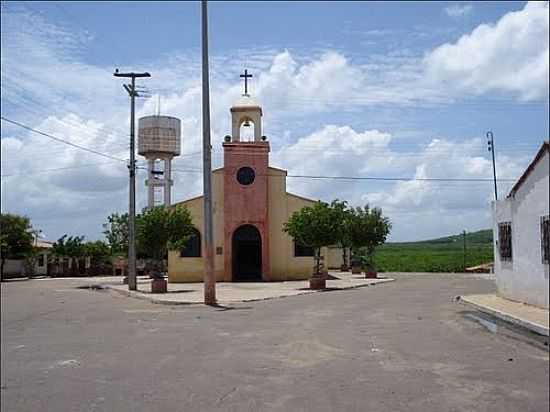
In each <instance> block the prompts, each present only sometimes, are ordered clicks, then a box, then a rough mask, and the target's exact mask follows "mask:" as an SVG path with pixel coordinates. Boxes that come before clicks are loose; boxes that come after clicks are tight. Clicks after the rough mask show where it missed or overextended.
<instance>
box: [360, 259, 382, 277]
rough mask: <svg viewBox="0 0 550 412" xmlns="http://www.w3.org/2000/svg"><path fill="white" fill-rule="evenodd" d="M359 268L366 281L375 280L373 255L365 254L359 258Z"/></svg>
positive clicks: (376, 273) (375, 272)
mask: <svg viewBox="0 0 550 412" xmlns="http://www.w3.org/2000/svg"><path fill="white" fill-rule="evenodd" d="M361 267H362V269H363V271H364V272H365V278H366V279H376V277H377V275H378V272H377V271H376V267H375V265H374V253H370V254H369V253H367V254H365V255H363V256H362V257H361Z"/></svg>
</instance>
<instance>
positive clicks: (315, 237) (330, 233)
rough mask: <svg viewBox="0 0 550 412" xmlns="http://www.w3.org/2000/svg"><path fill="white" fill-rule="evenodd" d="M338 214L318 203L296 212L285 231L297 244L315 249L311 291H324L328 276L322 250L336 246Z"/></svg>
mask: <svg viewBox="0 0 550 412" xmlns="http://www.w3.org/2000/svg"><path fill="white" fill-rule="evenodd" d="M338 216H339V214H338V212H337V211H336V209H335V208H334V207H331V205H329V204H327V203H324V202H321V201H319V202H316V203H315V204H314V205H313V206H306V207H303V208H302V209H300V210H298V211H296V212H294V213H293V214H292V216H290V218H289V220H288V222H286V223H285V225H284V228H283V231H285V232H287V233H288V234H289V235H290V236H291V237H292V238H293V239H294V241H295V242H297V243H299V244H302V245H307V246H310V247H312V248H313V250H314V251H315V254H314V263H315V264H314V268H313V274H312V276H311V278H310V280H309V286H310V288H311V289H324V288H325V287H326V281H327V276H326V275H325V274H324V273H323V272H324V271H323V268H322V263H321V260H322V257H321V248H322V247H326V246H330V245H334V244H335V243H336V242H337V240H338V238H337V234H338V230H339V225H340V223H339V221H338Z"/></svg>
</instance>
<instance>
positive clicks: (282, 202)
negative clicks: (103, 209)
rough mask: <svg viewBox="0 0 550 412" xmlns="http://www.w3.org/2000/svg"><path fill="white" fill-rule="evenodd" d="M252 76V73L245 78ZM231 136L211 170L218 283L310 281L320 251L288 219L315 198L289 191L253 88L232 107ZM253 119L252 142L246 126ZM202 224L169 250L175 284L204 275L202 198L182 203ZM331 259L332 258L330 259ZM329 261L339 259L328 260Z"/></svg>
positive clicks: (331, 252)
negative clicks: (295, 234) (289, 229)
mask: <svg viewBox="0 0 550 412" xmlns="http://www.w3.org/2000/svg"><path fill="white" fill-rule="evenodd" d="M245 80H246V78H245ZM231 123H232V135H231V136H226V139H225V142H224V143H223V152H224V155H223V156H224V167H222V168H219V169H216V170H213V171H212V190H213V192H212V193H213V214H214V216H213V222H214V270H215V274H216V279H217V281H226V282H231V281H233V282H235V281H281V280H299V279H309V278H310V277H311V274H312V271H313V250H312V248H309V247H304V246H301V245H298V244H295V243H294V241H293V239H292V238H291V237H290V236H289V235H288V234H287V233H285V232H283V225H284V223H285V222H287V221H288V218H289V217H290V216H291V215H292V213H294V212H295V211H298V210H300V209H301V208H302V207H304V206H310V205H312V204H314V203H315V202H316V201H315V200H313V199H307V198H305V197H302V196H298V195H295V194H292V193H288V192H287V191H286V176H287V172H286V170H282V169H278V168H275V167H271V166H270V165H269V151H270V147H269V142H268V141H267V138H266V137H265V136H263V135H262V108H261V107H260V106H259V105H258V104H257V103H255V102H254V101H253V99H252V98H251V97H250V96H249V95H248V93H246V89H245V94H244V95H243V96H242V97H241V98H240V100H239V101H238V102H237V103H236V104H235V105H234V106H233V107H231ZM251 123H252V124H253V125H254V138H253V140H252V141H243V139H241V128H242V127H243V126H250V124H251ZM177 205H181V206H186V207H187V208H188V209H189V211H190V213H191V216H192V219H193V225H194V226H195V230H194V234H193V236H192V237H191V238H190V239H189V241H188V242H187V246H186V247H185V248H184V249H183V250H181V251H170V252H169V255H168V280H169V282H200V281H202V280H203V274H204V263H203V256H204V252H203V249H204V239H203V236H202V230H203V227H204V216H203V196H198V197H195V198H192V199H188V200H184V201H182V202H178V203H176V204H175V206H177ZM321 254H322V255H323V258H324V264H325V267H339V266H340V264H341V253H340V250H339V249H332V248H331V249H328V248H325V249H323V250H322V251H321ZM330 258H332V259H330ZM329 259H330V260H331V261H332V262H331V261H329Z"/></svg>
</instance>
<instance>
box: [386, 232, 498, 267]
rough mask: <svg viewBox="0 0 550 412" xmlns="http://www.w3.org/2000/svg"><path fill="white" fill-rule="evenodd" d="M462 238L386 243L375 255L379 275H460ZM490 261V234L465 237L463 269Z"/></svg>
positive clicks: (462, 250)
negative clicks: (437, 273) (401, 273)
mask: <svg viewBox="0 0 550 412" xmlns="http://www.w3.org/2000/svg"><path fill="white" fill-rule="evenodd" d="M463 247H464V244H463V236H462V234H460V235H453V236H446V237H442V238H438V239H432V240H424V241H420V242H401V243H386V244H385V245H382V246H380V247H379V248H378V249H377V251H376V256H375V262H376V267H377V269H378V270H379V271H380V272H462V271H463V270H464V249H463ZM492 261H493V232H492V231H491V230H480V231H477V232H472V233H467V234H466V267H470V266H476V265H479V264H482V263H488V262H492Z"/></svg>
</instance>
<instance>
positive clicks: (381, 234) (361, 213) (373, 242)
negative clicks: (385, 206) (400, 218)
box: [349, 204, 392, 265]
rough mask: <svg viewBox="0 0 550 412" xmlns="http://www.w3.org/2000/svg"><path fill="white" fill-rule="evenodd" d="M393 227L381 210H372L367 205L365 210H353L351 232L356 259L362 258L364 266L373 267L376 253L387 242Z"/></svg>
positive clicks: (359, 208) (358, 208)
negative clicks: (377, 248) (378, 247)
mask: <svg viewBox="0 0 550 412" xmlns="http://www.w3.org/2000/svg"><path fill="white" fill-rule="evenodd" d="M391 227H392V225H391V222H390V220H389V219H388V218H387V217H385V216H383V215H382V209H380V208H377V207H374V208H371V207H370V206H369V205H368V204H367V205H365V207H364V208H361V207H357V208H355V209H353V218H352V224H351V225H350V227H349V230H350V239H351V244H352V253H353V254H354V258H355V259H361V258H362V259H361V260H362V263H363V264H365V265H373V263H374V262H373V256H374V251H375V250H376V247H377V246H380V245H382V244H383V243H384V242H385V241H386V238H387V237H388V234H389V233H390V230H391Z"/></svg>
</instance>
